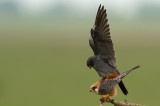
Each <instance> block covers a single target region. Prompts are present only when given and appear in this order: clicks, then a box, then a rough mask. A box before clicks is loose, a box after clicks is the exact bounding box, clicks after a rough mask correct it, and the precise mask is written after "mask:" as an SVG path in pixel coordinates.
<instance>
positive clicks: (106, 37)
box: [89, 5, 116, 66]
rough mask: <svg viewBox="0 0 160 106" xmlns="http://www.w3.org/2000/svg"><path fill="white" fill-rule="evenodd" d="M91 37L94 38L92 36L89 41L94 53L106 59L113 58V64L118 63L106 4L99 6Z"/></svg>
mask: <svg viewBox="0 0 160 106" xmlns="http://www.w3.org/2000/svg"><path fill="white" fill-rule="evenodd" d="M91 37H92V39H91V38H90V39H89V42H90V46H91V48H92V49H93V51H94V54H95V55H96V56H99V57H101V58H103V59H105V60H107V59H112V63H111V65H113V64H116V58H115V51H114V47H113V43H112V40H111V36H110V29H109V24H108V19H107V14H106V9H105V10H104V6H102V8H101V5H100V6H99V9H98V12H97V16H96V20H95V25H94V26H93V28H92V29H91ZM113 66H114V65H113Z"/></svg>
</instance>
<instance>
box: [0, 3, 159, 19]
mask: <svg viewBox="0 0 160 106" xmlns="http://www.w3.org/2000/svg"><path fill="white" fill-rule="evenodd" d="M6 1H9V0H3V2H6ZM1 2H2V1H1ZM1 2H0V3H1ZM12 2H15V3H16V4H17V7H18V10H19V12H20V13H21V14H26V15H42V14H43V13H45V12H47V11H49V10H50V9H53V8H54V7H55V6H56V5H58V4H63V5H64V6H66V7H67V8H69V9H72V10H74V11H75V12H77V13H79V14H81V13H86V14H87V13H88V12H91V11H93V10H97V7H98V6H99V4H103V5H104V6H105V8H106V9H107V10H112V12H114V13H115V14H117V15H122V16H124V15H125V17H133V16H135V15H136V14H137V12H138V11H139V8H140V7H141V6H142V5H145V4H146V3H148V4H151V5H159V6H160V0H12Z"/></svg>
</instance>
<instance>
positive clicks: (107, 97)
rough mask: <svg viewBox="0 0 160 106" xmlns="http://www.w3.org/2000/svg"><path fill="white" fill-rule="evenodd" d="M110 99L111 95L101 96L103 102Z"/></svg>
mask: <svg viewBox="0 0 160 106" xmlns="http://www.w3.org/2000/svg"><path fill="white" fill-rule="evenodd" d="M109 100H111V99H110V98H109V96H106V97H101V98H100V101H101V102H105V101H109Z"/></svg>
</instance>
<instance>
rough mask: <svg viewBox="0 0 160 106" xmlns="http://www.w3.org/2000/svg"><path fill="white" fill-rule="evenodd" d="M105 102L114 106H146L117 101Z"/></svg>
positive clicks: (102, 103) (101, 105)
mask: <svg viewBox="0 0 160 106" xmlns="http://www.w3.org/2000/svg"><path fill="white" fill-rule="evenodd" d="M105 102H109V103H112V104H113V105H114V106H145V105H142V104H136V103H129V102H118V101H115V100H114V99H110V100H108V101H105ZM105 102H101V103H100V106H103V105H104V103H105Z"/></svg>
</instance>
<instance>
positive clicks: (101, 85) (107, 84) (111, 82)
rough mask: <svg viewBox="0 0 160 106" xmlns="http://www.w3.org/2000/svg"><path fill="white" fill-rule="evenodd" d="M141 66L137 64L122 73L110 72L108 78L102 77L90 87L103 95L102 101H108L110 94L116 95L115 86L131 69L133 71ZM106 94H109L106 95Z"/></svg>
mask: <svg viewBox="0 0 160 106" xmlns="http://www.w3.org/2000/svg"><path fill="white" fill-rule="evenodd" d="M139 67H140V66H136V67H134V68H132V69H130V70H128V71H125V72H123V73H122V74H120V75H117V74H116V73H109V74H108V78H107V79H103V78H102V79H101V80H99V81H97V82H96V83H94V84H93V85H92V86H91V87H90V92H94V93H96V94H98V95H102V96H103V97H102V98H101V99H100V100H101V102H104V101H107V100H108V99H110V98H109V97H110V96H116V94H117V93H116V88H115V86H116V85H117V84H118V83H120V82H121V81H122V79H123V78H124V77H125V76H126V75H128V74H129V73H130V72H131V71H133V70H134V69H136V68H139ZM104 95H108V96H106V97H104Z"/></svg>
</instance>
